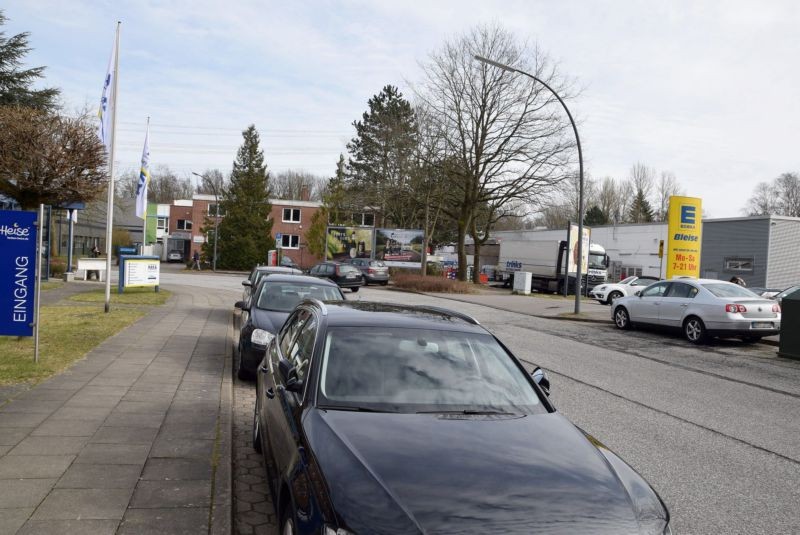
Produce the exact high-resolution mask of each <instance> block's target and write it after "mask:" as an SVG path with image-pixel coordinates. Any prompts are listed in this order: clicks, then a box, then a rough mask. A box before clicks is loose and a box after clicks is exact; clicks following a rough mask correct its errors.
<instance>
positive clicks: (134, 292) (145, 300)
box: [69, 288, 172, 305]
mask: <svg viewBox="0 0 800 535" xmlns="http://www.w3.org/2000/svg"><path fill="white" fill-rule="evenodd" d="M170 295H172V293H171V292H168V291H166V290H159V291H158V292H156V291H154V290H153V289H152V288H128V289H126V290H125V292H124V293H121V294H120V293H117V290H116V289H113V290H112V291H111V303H117V304H120V305H163V304H164V303H166V302H167V299H169V296H170ZM69 299H70V301H77V302H79V303H104V302H105V300H106V292H105V290H92V291H91V292H81V293H79V294H75V295H72V296H70V297H69Z"/></svg>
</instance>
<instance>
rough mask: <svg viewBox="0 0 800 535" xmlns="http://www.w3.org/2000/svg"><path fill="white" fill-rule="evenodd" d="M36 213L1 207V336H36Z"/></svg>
mask: <svg viewBox="0 0 800 535" xmlns="http://www.w3.org/2000/svg"><path fill="white" fill-rule="evenodd" d="M36 216H37V214H36V212H19V211H10V210H0V251H2V254H0V336H33V321H34V319H33V297H34V292H35V289H36Z"/></svg>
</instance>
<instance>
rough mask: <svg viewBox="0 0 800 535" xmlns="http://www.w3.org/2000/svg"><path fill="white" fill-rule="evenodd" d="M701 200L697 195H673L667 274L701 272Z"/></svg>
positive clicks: (692, 274) (693, 273) (671, 198)
mask: <svg viewBox="0 0 800 535" xmlns="http://www.w3.org/2000/svg"><path fill="white" fill-rule="evenodd" d="M701 204H702V201H701V200H700V199H698V198H696V197H670V198H669V220H668V229H669V230H668V232H669V239H668V240H667V278H668V279H671V278H672V277H676V276H681V275H684V276H689V277H699V276H700V245H701V242H702V230H703V222H702V217H701V214H702V210H701Z"/></svg>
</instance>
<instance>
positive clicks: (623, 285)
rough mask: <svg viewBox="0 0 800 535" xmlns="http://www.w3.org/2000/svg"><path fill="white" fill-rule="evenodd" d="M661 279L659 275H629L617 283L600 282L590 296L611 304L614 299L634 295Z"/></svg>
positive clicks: (605, 303)
mask: <svg viewBox="0 0 800 535" xmlns="http://www.w3.org/2000/svg"><path fill="white" fill-rule="evenodd" d="M660 280H661V279H659V278H658V277H628V278H627V279H623V280H621V281H619V282H616V283H605V284H599V285H597V286H595V287H594V288H592V291H590V292H589V297H591V298H592V299H597V300H598V301H599V302H600V303H602V304H604V305H610V304H611V303H612V302H613V301H615V300H617V299H619V298H620V297H625V296H627V295H633V294H635V293H636V292H637V291H638V290H642V289H643V288H645V287H646V286H650V285H651V284H653V283H654V282H658V281H660Z"/></svg>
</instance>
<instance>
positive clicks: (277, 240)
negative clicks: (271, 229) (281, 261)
mask: <svg viewBox="0 0 800 535" xmlns="http://www.w3.org/2000/svg"><path fill="white" fill-rule="evenodd" d="M282 240H283V234H281V233H280V232H278V233H277V234H275V248H276V249H281V241H282Z"/></svg>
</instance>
